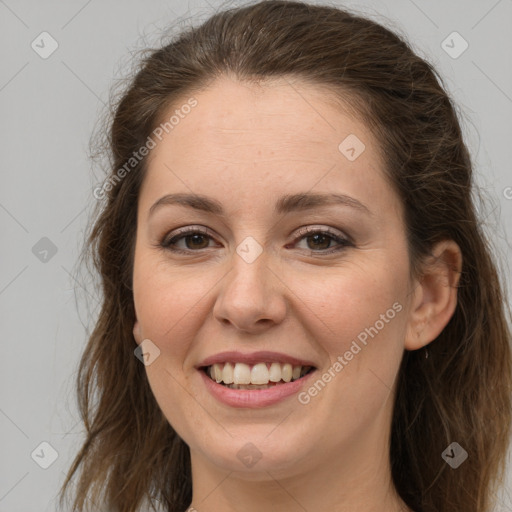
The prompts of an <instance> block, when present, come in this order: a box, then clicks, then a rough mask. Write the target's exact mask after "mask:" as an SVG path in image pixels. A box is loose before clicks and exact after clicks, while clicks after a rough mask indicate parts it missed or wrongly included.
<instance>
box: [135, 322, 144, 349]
mask: <svg viewBox="0 0 512 512" xmlns="http://www.w3.org/2000/svg"><path fill="white" fill-rule="evenodd" d="M133 337H134V338H135V341H136V342H137V345H140V344H141V343H142V334H141V328H140V324H139V321H138V320H137V319H136V320H135V323H134V324H133Z"/></svg>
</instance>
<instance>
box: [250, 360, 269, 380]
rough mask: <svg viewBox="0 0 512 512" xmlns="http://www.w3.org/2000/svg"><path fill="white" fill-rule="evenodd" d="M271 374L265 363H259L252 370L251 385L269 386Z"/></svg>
mask: <svg viewBox="0 0 512 512" xmlns="http://www.w3.org/2000/svg"><path fill="white" fill-rule="evenodd" d="M268 380H269V374H268V368H267V365H266V364H265V363H258V364H255V365H254V366H253V367H252V370H251V384H268Z"/></svg>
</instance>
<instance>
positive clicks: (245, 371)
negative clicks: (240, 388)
mask: <svg viewBox="0 0 512 512" xmlns="http://www.w3.org/2000/svg"><path fill="white" fill-rule="evenodd" d="M233 383H234V384H250V383H251V367H250V366H249V365H248V364H244V363H236V364H235V369H234V370H233Z"/></svg>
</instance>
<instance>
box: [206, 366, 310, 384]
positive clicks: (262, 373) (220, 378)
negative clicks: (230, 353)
mask: <svg viewBox="0 0 512 512" xmlns="http://www.w3.org/2000/svg"><path fill="white" fill-rule="evenodd" d="M310 368H311V367H309V366H292V365H291V364H290V363H284V364H280V363H276V362H274V363H263V362H262V363H257V364H255V365H253V366H252V367H251V366H250V365H248V364H245V363H229V362H228V363H224V364H223V363H215V364H213V365H212V366H210V367H209V368H208V370H207V374H208V375H209V376H210V378H211V379H212V380H214V381H215V382H217V383H223V384H226V385H228V386H229V387H230V388H232V389H266V388H268V387H272V386H274V385H275V384H276V383H280V382H290V381H292V380H297V379H299V378H301V377H303V376H304V375H306V373H307V372H308V371H309V370H310Z"/></svg>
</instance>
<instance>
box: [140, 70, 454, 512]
mask: <svg viewBox="0 0 512 512" xmlns="http://www.w3.org/2000/svg"><path fill="white" fill-rule="evenodd" d="M195 98H196V99H197V101H198V105H197V106H196V107H195V108H193V109H192V110H191V112H190V113H189V114H188V115H187V116H185V117H184V119H182V120H180V122H179V124H177V125H176V126H175V127H174V129H173V130H172V131H170V132H169V133H168V134H167V135H165V137H164V138H163V139H162V141H161V142H159V143H158V145H157V147H155V148H154V149H153V150H152V151H151V154H150V159H149V166H148V172H147V175H146V177H145V179H144V182H143V186H142V189H141V192H140V196H139V203H138V223H137V238H136V247H135V259H134V270H133V272H134V273H133V277H134V283H133V293H134V301H135V309H136V317H137V320H136V323H135V325H134V337H135V340H136V342H137V343H141V342H142V340H144V339H150V340H151V341H152V343H154V344H155V345H156V346H157V347H158V348H159V350H160V356H159V357H158V358H156V359H155V360H154V362H153V363H152V364H150V365H148V366H146V371H147V376H148V379H149V382H150V385H151V388H152V391H153V393H154V395H155V397H156V400H157V401H158V404H159V406H160V407H161V409H162V411H163V413H164V414H165V416H166V418H167V419H168V421H169V422H170V423H171V425H172V426H173V428H174V429H175V430H176V431H177V432H178V434H179V435H180V436H181V437H182V438H183V439H184V441H185V442H186V443H187V444H188V446H189V447H190V450H191V461H192V476H193V501H192V505H193V507H194V508H195V509H196V510H198V511H199V512H213V511H215V510H223V511H226V512H231V511H233V512H234V511H240V510H244V511H247V512H253V511H261V510H269V511H281V510H287V511H304V510H307V511H308V512H319V511H321V510H332V511H336V512H348V511H354V510H359V511H365V512H371V511H374V512H377V511H379V512H396V511H399V510H409V509H408V508H407V507H406V506H405V504H404V503H403V502H402V500H401V499H400V498H399V497H398V496H397V494H396V492H395V490H394V487H393V484H392V481H391V476H390V467H389V436H390V428H391V417H392V416H391V415H392V407H393V397H394V393H395V380H396V376H397V373H398V369H399V365H400V362H401V359H402V356H403V353H404V350H417V349H419V348H421V347H423V346H425V345H427V344H428V343H429V342H430V341H432V340H433V339H434V338H435V337H436V336H437V335H438V334H439V333H440V332H441V331H442V329H443V328H444V326H445V325H446V324H447V323H448V321H449V319H450V317H451V316H452V314H453V311H454V309H455V306H456V301H457V296H456V285H457V280H458V273H459V272H460V266H461V256H460V251H459V249H458V247H457V245H456V244H455V243H454V242H451V241H446V242H442V243H440V244H439V245H438V246H436V247H435V248H434V251H433V253H434V255H435V256H436V262H437V263H436V264H430V265H427V264H426V265H425V274H424V276H423V277H422V278H421V279H413V278H411V276H410V264H409V258H408V253H407V242H406V236H405V227H404V223H403V208H402V204H401V202H400V200H399V198H398V196H397V194H396V193H395V191H394V190H393V189H392V188H391V186H390V185H389V183H388V180H387V179H386V177H385V175H384V172H383V162H382V159H381V156H380V152H379V147H378V144H377V141H376V139H375V138H374V137H373V135H372V134H371V132H370V131H369V129H368V128H367V127H366V126H365V125H364V124H363V123H362V122H361V121H359V120H358V119H357V118H356V117H354V116H352V115H349V114H348V113H347V112H348V110H347V109H343V108H340V107H336V104H335V103H334V101H333V98H332V97H330V96H329V94H327V93H326V92H325V91H323V90H321V89H320V88H318V87H315V86H314V85H311V84H306V83H304V82H300V81H298V80H292V79H284V78H282V79H273V80H272V81H268V82H267V83H265V84H263V85H254V84H247V83H240V82H238V81H237V80H235V79H234V78H230V77H225V76H224V77H222V78H219V79H217V81H216V82H214V83H213V84H211V85H210V86H209V87H208V88H207V89H205V90H203V91H202V92H200V93H198V94H195ZM185 101H186V99H184V101H183V103H185ZM347 106H348V104H347ZM175 108H179V104H176V105H174V106H173V109H172V110H174V109H175ZM170 112H171V113H172V111H170ZM349 134H355V135H356V136H357V137H358V138H359V139H360V140H361V141H362V142H363V143H364V144H365V150H364V151H363V152H362V153H361V154H360V155H359V156H358V157H357V158H356V159H355V160H354V161H350V160H349V159H347V158H346V157H345V156H344V154H342V153H341V152H340V150H339V149H338V146H339V144H340V142H342V141H343V140H344V139H345V138H346V137H347V136H348V135H349ZM177 192H183V193H192V192H193V193H198V194H204V195H207V196H208V197H210V198H213V199H216V200H217V201H218V202H220V203H221V204H222V207H223V209H224V211H225V212H224V216H218V215H214V214H211V213H206V212H201V211H199V210H194V209H191V208H188V207H185V206H180V205H166V206H162V207H160V208H157V209H156V210H155V212H154V213H153V214H152V215H149V209H150V208H151V206H152V205H153V204H154V203H155V202H156V201H157V200H158V199H160V198H161V197H162V196H164V195H166V194H170V193H177ZM301 192H315V193H332V192H336V193H339V194H346V195H348V196H350V197H352V198H354V199H356V200H358V201H360V202H361V203H363V204H364V205H366V207H367V208H368V210H369V213H365V212H364V211H362V210H360V209H356V208H352V207H349V206H343V205H334V206H325V207H316V208H314V209H312V210H305V211H294V212H290V213H287V214H281V215H278V214H276V213H275V212H274V203H275V201H277V199H278V198H279V197H281V196H282V195H285V194H295V193H301ZM185 226H196V227H197V226H202V227H203V229H204V228H206V229H207V230H208V233H209V235H210V236H211V237H212V238H208V237H203V238H199V240H197V239H193V240H191V239H190V237H189V238H188V242H187V239H186V238H182V239H181V240H180V241H179V242H177V244H178V248H181V249H187V248H188V249H189V254H186V255H183V254H176V253H173V252H171V251H170V250H169V249H164V248H162V247H161V246H160V243H161V242H162V240H164V239H165V238H167V239H168V238H170V237H169V234H173V233H174V234H175V233H176V229H177V228H180V227H185ZM303 226H311V227H315V228H319V229H326V228H329V227H330V228H331V230H332V231H334V232H335V233H337V234H339V235H341V236H342V237H346V236H349V237H350V238H351V240H352V241H353V245H352V246H347V247H343V248H342V250H340V251H338V252H333V253H331V254H327V255H324V256H322V251H323V252H324V253H325V252H328V251H329V250H332V249H333V248H336V247H339V244H338V243H337V242H336V241H334V240H332V239H329V238H327V240H325V239H320V241H318V239H315V238H314V237H312V236H311V235H310V236H308V235H307V234H306V235H301V238H298V237H297V230H298V228H301V227H303ZM249 236H250V237H253V238H254V239H255V240H256V241H257V242H258V243H259V245H260V246H261V248H262V251H263V252H262V253H261V255H260V256H259V257H258V258H256V259H255V261H253V262H252V263H248V262H247V261H245V260H244V259H243V258H241V257H240V256H239V254H238V253H237V252H236V248H237V246H238V245H239V244H241V242H242V241H243V240H244V239H245V238H246V237H249ZM187 243H188V245H187ZM194 251H195V252H194ZM395 303H399V304H400V305H401V306H402V309H401V311H400V312H399V313H397V314H396V316H394V318H393V319H392V320H389V321H388V322H386V323H385V326H384V327H383V328H382V329H380V330H379V332H378V334H377V335H375V336H374V338H369V341H368V343H367V345H366V346H363V348H362V350H361V351H360V352H359V353H357V354H356V355H354V357H353V359H352V360H351V361H348V362H347V363H348V364H347V365H346V366H344V368H343V370H342V371H340V372H339V373H338V374H337V375H336V377H335V378H333V379H332V380H331V381H330V382H329V383H328V384H327V385H326V386H325V387H324V388H323V389H322V390H321V392H319V393H318V394H317V395H316V396H314V397H313V398H311V400H310V401H309V403H307V404H302V403H300V402H299V401H298V399H297V396H292V397H289V398H286V399H285V400H284V401H282V402H280V403H278V404H275V405H272V406H268V407H263V408H259V409H247V408H242V409H240V408H233V407H230V406H228V405H224V404H222V403H220V402H218V401H217V400H216V399H215V398H213V397H212V396H211V395H210V394H209V392H208V391H207V390H206V388H205V385H204V383H203V381H202V378H201V376H200V374H199V372H198V370H196V368H195V366H196V365H198V364H199V363H200V362H201V361H202V360H204V359H205V358H206V357H208V356H211V355H213V354H216V353H218V352H222V351H226V350H240V351H242V352H253V351H259V350H271V351H278V352H283V353H286V354H289V355H292V356H296V357H299V358H305V359H308V360H311V361H313V362H314V363H315V366H316V367H317V368H318V370H317V373H318V375H321V374H322V373H323V372H325V371H327V370H328V369H329V368H330V367H332V365H333V363H334V362H335V361H336V360H337V357H338V356H343V355H344V354H345V352H346V351H347V350H349V348H350V346H351V343H352V341H353V340H355V339H357V336H358V334H360V333H361V332H363V331H364V330H365V328H368V327H370V326H374V325H375V323H376V321H377V320H379V319H380V318H381V315H383V314H386V311H387V310H389V309H390V308H392V305H393V304H395ZM247 443H252V444H253V445H254V446H255V447H256V448H257V450H258V452H259V453H260V454H261V459H260V460H259V461H258V462H257V463H256V464H254V465H253V466H252V467H246V466H244V464H242V463H241V461H240V460H239V458H238V457H237V453H238V452H239V450H241V449H242V448H243V447H244V446H245V445H246V444H247Z"/></svg>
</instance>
